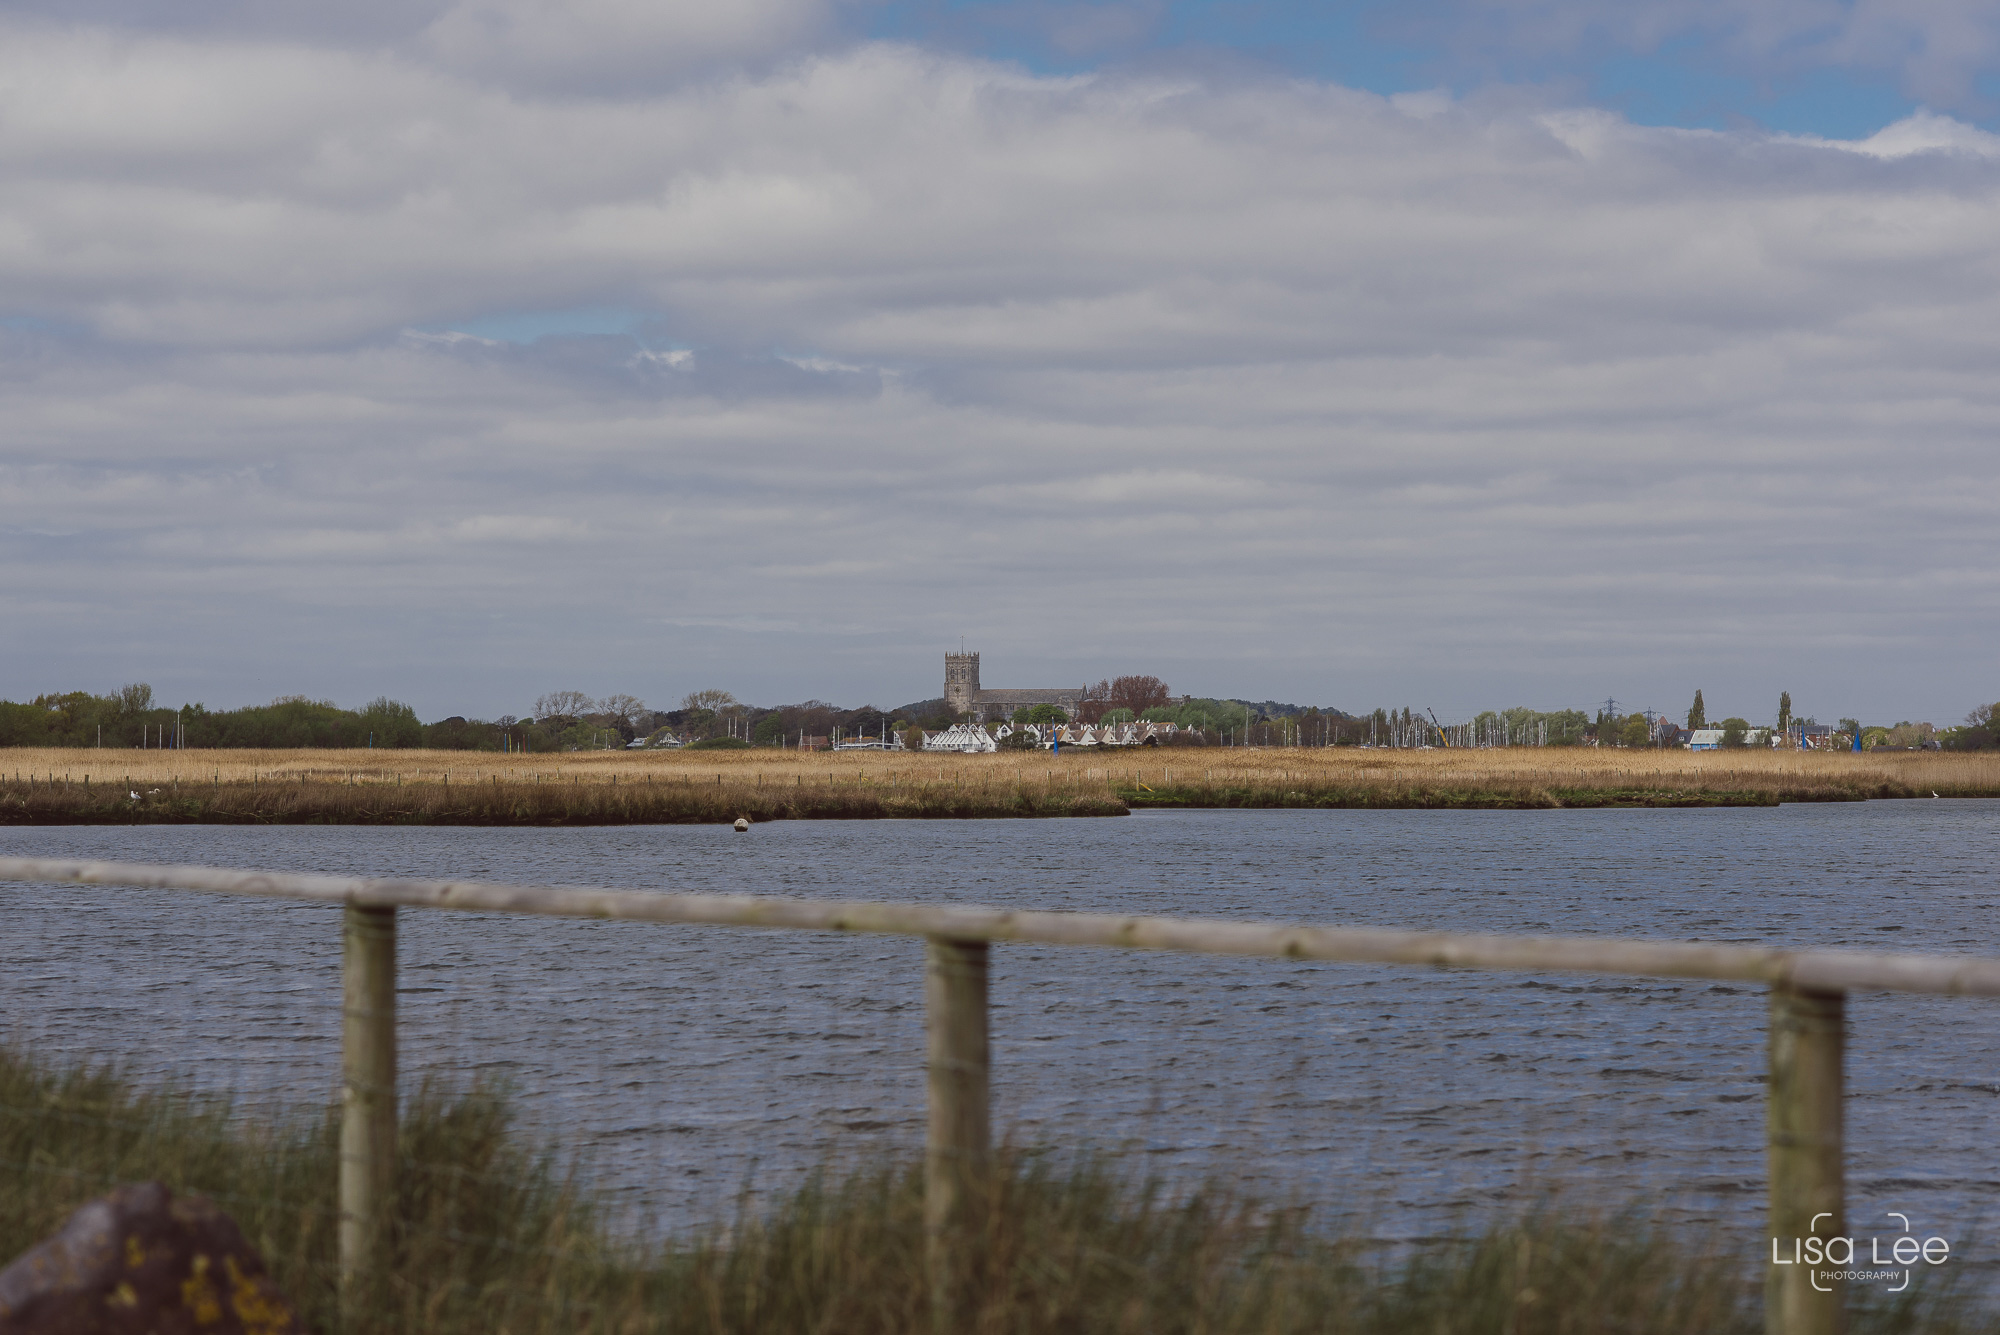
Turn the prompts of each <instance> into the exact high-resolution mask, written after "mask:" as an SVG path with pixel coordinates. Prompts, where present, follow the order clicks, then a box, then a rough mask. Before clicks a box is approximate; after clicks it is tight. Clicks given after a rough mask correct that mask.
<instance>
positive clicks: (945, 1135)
mask: <svg viewBox="0 0 2000 1335" xmlns="http://www.w3.org/2000/svg"><path fill="white" fill-rule="evenodd" d="M987 954H988V949H987V944H986V942H984V941H955V940H949V939H947V938H944V937H936V936H933V937H930V938H928V939H927V941H926V945H925V951H924V1007H925V1021H924V1023H925V1029H926V1033H927V1037H928V1040H929V1041H928V1049H929V1054H928V1055H929V1061H928V1076H929V1080H928V1083H929V1090H930V1132H929V1139H928V1142H927V1144H926V1146H925V1154H924V1262H925V1269H926V1272H927V1274H928V1277H929V1281H930V1297H931V1322H932V1327H933V1329H934V1330H936V1331H938V1332H940V1335H955V1333H956V1332H961V1331H966V1330H970V1329H971V1326H972V1316H973V1304H974V1303H975V1301H976V1294H975V1292H974V1290H973V1288H972V1285H971V1283H970V1276H971V1270H972V1258H973V1256H974V1253H975V1249H976V1248H977V1246H978V1228H979V1220H978V1206H979V1204H980V1201H981V1199H982V1198H983V1196H984V1194H985V1191H986V1182H985V1176H986V1167H987V1153H988V1147H989V1143H990V1136H991V1129H990V1124H989V1123H990V1117H991V1113H990V1103H989V1098H990V1094H989V1087H990V1077H989V1070H990V1068H989V1063H988V1056H987V1042H986V963H987Z"/></svg>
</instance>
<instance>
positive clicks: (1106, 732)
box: [924, 722, 1178, 753]
mask: <svg viewBox="0 0 2000 1335" xmlns="http://www.w3.org/2000/svg"><path fill="white" fill-rule="evenodd" d="M1017 731H1019V732H1026V733H1028V734H1029V735H1030V736H1032V737H1033V738H1034V739H1035V745H1037V746H1040V747H1043V748H1044V749H1046V748H1050V747H1057V746H1158V745H1159V744H1160V742H1162V741H1163V740H1165V739H1166V738H1168V737H1171V736H1173V735H1174V733H1175V732H1176V731H1178V729H1177V728H1176V727H1175V725H1173V724H1171V723H1145V722H1140V723H1104V724H1100V725H1098V726H1096V727H1090V726H1088V725H1086V724H1081V723H1063V724H1047V723H1024V724H1020V725H1018V727H1017V725H1015V724H1012V723H1001V724H996V725H994V726H993V727H992V729H991V730H990V731H989V730H988V729H987V728H986V727H984V726H982V725H980V724H977V723H954V724H952V725H951V726H950V727H949V728H946V729H945V730H944V731H943V732H927V733H925V734H924V750H926V751H960V752H968V753H984V752H987V751H998V750H999V749H1000V743H1001V741H1003V740H1004V739H1006V738H1008V737H1011V736H1013V735H1014V734H1015V732H1017Z"/></svg>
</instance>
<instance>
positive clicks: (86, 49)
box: [0, 0, 2000, 723]
mask: <svg viewBox="0 0 2000 1335" xmlns="http://www.w3.org/2000/svg"><path fill="white" fill-rule="evenodd" d="M1996 130H2000V3H1996V0H1898V2H1897V3H1895V4H1889V3H1883V2H1882V0H1856V2H1855V3H1840V2H1839V0H1636V2H1635V0H1423V2H1422V3H1415V4H1398V5H1388V4H1382V5H1371V4H1353V5H1340V4H1311V5H1307V4H1288V3H1279V2H1278V0H1270V2H1269V3H1259V2H1255V0H1252V2H1250V3H1244V2H1241V0H1238V2H1235V3H1228V4H1223V3H1182V2H1179V0H1131V2H1130V3H1118V2H1116V0H1106V2H1105V3H1066V2H1065V0H1018V2H1015V3H997V2H996V3H943V4H941V3H926V2H924V0H881V2H876V3H871V2H870V0H736V2H735V3H732V4H727V5H720V4H716V3H713V0H649V2H641V0H416V2H415V3H412V0H396V2H395V3H389V2H388V0H349V2H348V3H345V4H334V5H327V4H324V3H316V4H307V3H304V0H275V2H274V0H188V2H186V3H181V4H176V5H173V6H161V5H157V4H153V3H142V2H141V0H61V3H57V2H56V0H25V2H23V0H13V2H12V3H7V4H4V5H0V568H4V572H5V579H4V580H0V696H6V697H9V698H14V699H22V698H27V697H29V696H32V695H34V694H35V693H37V692H40V691H49V690H59V689H73V688H77V687H81V688H85V689H90V690H96V691H105V690H110V689H113V688H115V687H116V686H118V685H120V684H121V683H123V682H126V681H131V680H146V681H150V682H151V683H152V684H153V685H154V687H155V688H156V691H157V692H158V693H159V694H160V695H162V696H164V697H166V698H168V699H170V700H171V701H173V702H176V703H178V702H179V701H181V700H195V699H199V700H204V701H206V702H207V703H209V704H210V705H212V706H216V705H238V704H245V703H255V702H261V701H263V700H266V699H269V698H270V697H272V696H274V695H277V694H280V693H292V692H304V693H307V694H311V695H314V696H326V697H331V698H334V699H336V700H338V701H340V702H342V703H344V704H356V703H359V702H361V701H363V700H365V699H368V698H370V697H373V696H375V695H378V694H385V693H386V694H389V695H391V696H395V697H397V698H400V699H404V700H407V701H409V702H410V703H412V704H414V705H415V706H416V707H417V709H418V711H419V712H420V713H421V714H423V715H424V716H425V717H426V718H433V717H439V716H442V715H444V714H447V713H454V712H462V713H467V714H475V715H489V716H490V715H495V714H500V713H509V712H511V713H520V712H524V711H525V709H526V707H527V706H528V705H529V704H530V703H531V702H532V701H533V699H534V697H535V696H536V695H538V694H540V693H542V692H543V691H546V690H550V689H555V688H575V689H580V690H585V691H589V692H591V693H593V694H601V693H606V692H611V691H629V692H632V693H633V694H636V695H639V696H641V697H643V698H645V699H646V700H648V701H650V702H653V703H655V704H660V705H665V704H670V703H672V702H673V701H676V700H677V699H678V698H679V697H680V695H681V694H683V693H684V692H686V691H689V690H692V689H695V688H697V687H706V686H720V687H724V688H727V689H731V690H734V691H735V692H736V693H737V694H738V695H740V696H743V697H745V698H747V699H752V700H756V701H759V702H763V703H779V702H784V701H791V700H797V699H802V698H806V697H812V696H818V697H822V698H827V699H832V700H836V701H840V702H843V703H847V704H859V703H861V702H863V701H864V700H866V701H872V702H874V703H876V704H878V705H885V706H890V705H895V704H898V703H901V702H903V701H906V700H911V699H916V698H919V697H922V696H927V695H932V694H935V693H937V691H938V689H939V684H940V677H941V664H940V655H941V654H942V653H943V652H944V651H945V650H946V649H948V648H955V647H956V646H957V645H958V643H959V642H960V637H961V636H963V637H964V638H965V641H966V643H967V644H968V645H970V646H971V647H975V648H978V649H981V650H982V651H983V652H984V654H985V678H986V683H987V684H988V685H1002V686H1005V685H1037V686H1039V685H1054V684H1067V683H1072V682H1077V681H1081V680H1083V679H1086V678H1088V679H1091V680H1094V679H1096V678H1097V677H1099V676H1104V675H1115V674H1117V673H1120V672H1154V673H1157V674H1158V675H1160V676H1162V677H1165V678H1166V679H1167V680H1168V681H1169V682H1170V683H1171V684H1172V685H1173V686H1174V687H1175V688H1176V689H1177V690H1185V691H1192V692H1195V693H1198V694H1223V695H1233V696H1244V697H1250V698H1255V699H1263V698H1276V699H1281V700H1299V701H1312V702H1319V703H1325V704H1332V705H1336V706H1340V707H1343V708H1347V709H1353V710H1360V709H1365V708H1369V707H1372V706H1375V705H1377V704H1382V705H1390V704H1404V703H1408V704H1412V705H1416V706H1418V707H1423V706H1426V705H1428V706H1432V707H1435V708H1436V709H1437V710H1438V712H1439V713H1440V714H1441V715H1446V716H1463V715H1466V714H1468V713H1470V712H1471V711H1473V710H1476V709H1480V708H1486V707H1492V706H1496V705H1510V704H1516V703H1524V704H1529V705H1533V706H1536V707H1540V708H1556V707H1563V706H1571V705H1575V706H1583V705H1586V704H1588V703H1589V702H1591V701H1594V700H1602V699H1603V698H1604V697H1606V696H1607V695H1610V696H1615V697H1616V698H1617V699H1618V700H1619V701H1620V703H1621V707H1623V706H1632V707H1644V706H1648V705H1650V706H1654V707H1657V708H1660V709H1663V710H1669V711H1675V712H1679V711H1683V710H1685V708H1686V706H1687V702H1688V698H1689V697H1690V696H1691V695H1692V694H1693V692H1694V690H1695V688H1696V687H1698V686H1699V687H1701V688H1702V689H1703V690H1704V691H1705V693H1706V698H1707V700H1708V702H1709V709H1710V713H1711V714H1716V713H1718V712H1729V713H1741V714H1744V715H1746V716H1748V717H1751V718H1753V719H1761V718H1765V717H1767V716H1768V715H1770V714H1771V713H1772V712H1773V709H1774V707H1775V702H1776V699H1777V694H1778V692H1779V691H1780V690H1781V689H1788V690H1790V691H1791V693H1792V695H1793V697H1794V699H1795V700H1796V701H1797V702H1798V705H1799V708H1800V710H1801V712H1807V713H1816V714H1817V715H1818V716H1819V717H1821V718H1823V719H1832V718H1835V717H1838V716H1840V715H1849V714H1853V715H1860V716H1862V717H1865V718H1867V719H1869V720H1870V721H1881V722H1893V721H1895V720H1896V719H1899V718H1928V719H1931V720H1933V721H1935V722H1938V723H1945V722H1948V721H1952V720H1955V719H1956V718H1957V717H1958V716H1960V715H1962V714H1963V713H1964V712H1965V711H1966V710H1967V709H1969V708H1970V707H1972V706H1973V705H1974V704H1976V703H1979V702H1981V701H1990V700H1992V699H1995V698H2000V615H1996V614H2000V525H1996V522H1995V521H1996V519H2000V459H1996V452H1995V446H1994V432H1995V426H1996V421H2000V418H1996V413H1995V408H1996V401H2000V376H1996V374H1995V371H1996V365H1995V352H1996V350H2000V323H1996V317H2000V266H1997V265H1996V247H2000V134H1996V133H1995V131H1996Z"/></svg>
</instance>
